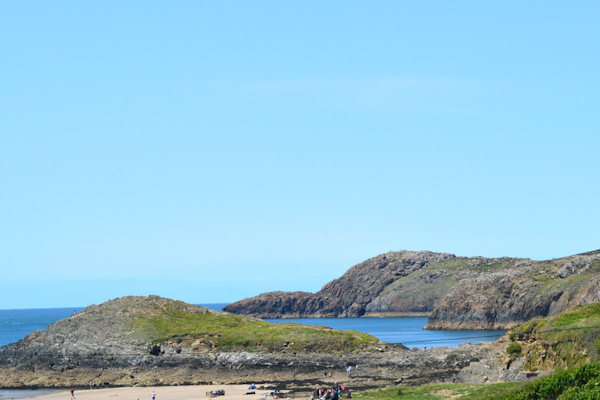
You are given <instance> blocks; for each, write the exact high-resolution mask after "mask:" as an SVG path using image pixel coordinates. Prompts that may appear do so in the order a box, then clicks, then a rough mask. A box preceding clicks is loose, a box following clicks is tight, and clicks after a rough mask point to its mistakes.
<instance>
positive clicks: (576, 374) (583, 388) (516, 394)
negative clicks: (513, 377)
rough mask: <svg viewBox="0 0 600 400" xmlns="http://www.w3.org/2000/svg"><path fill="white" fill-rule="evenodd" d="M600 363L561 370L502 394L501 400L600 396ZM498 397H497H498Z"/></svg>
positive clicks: (585, 399) (580, 399) (583, 399)
mask: <svg viewBox="0 0 600 400" xmlns="http://www.w3.org/2000/svg"><path fill="white" fill-rule="evenodd" d="M599 385H600V364H585V365H582V366H581V367H579V368H576V369H574V370H570V371H559V372H555V373H554V374H552V375H549V376H545V377H543V378H540V379H538V380H535V381H533V382H531V383H528V384H526V385H525V386H523V387H521V388H519V389H516V390H513V391H510V392H507V393H505V394H504V395H502V396H500V397H499V399H501V400H538V399H539V400H543V399H548V400H550V399H552V400H553V399H557V400H591V399H598V398H600V386H599ZM496 398H497V397H496Z"/></svg>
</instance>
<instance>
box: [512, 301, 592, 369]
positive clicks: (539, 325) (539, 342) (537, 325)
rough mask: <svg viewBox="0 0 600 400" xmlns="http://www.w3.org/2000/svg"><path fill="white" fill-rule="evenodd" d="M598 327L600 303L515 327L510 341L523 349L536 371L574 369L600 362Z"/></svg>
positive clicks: (575, 308) (539, 318)
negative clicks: (518, 344)
mask: <svg viewBox="0 0 600 400" xmlns="http://www.w3.org/2000/svg"><path fill="white" fill-rule="evenodd" d="M598 326H600V303H593V304H588V305H584V306H576V307H573V308H570V309H568V310H566V311H564V312H562V313H560V314H558V315H555V316H552V317H547V318H541V317H537V318H534V319H532V320H531V321H529V322H527V323H525V324H523V325H520V326H518V327H515V328H514V329H513V330H512V331H511V334H510V338H511V340H512V341H514V342H515V343H520V344H521V345H522V347H523V349H524V350H525V351H524V352H523V354H524V356H525V357H527V360H528V362H527V363H528V364H531V365H532V369H533V370H537V369H540V370H545V369H562V368H573V367H577V366H579V365H582V364H585V363H590V362H597V361H600V357H599V356H598V354H599V350H600V329H599V328H595V327H598ZM512 345H513V344H511V346H512Z"/></svg>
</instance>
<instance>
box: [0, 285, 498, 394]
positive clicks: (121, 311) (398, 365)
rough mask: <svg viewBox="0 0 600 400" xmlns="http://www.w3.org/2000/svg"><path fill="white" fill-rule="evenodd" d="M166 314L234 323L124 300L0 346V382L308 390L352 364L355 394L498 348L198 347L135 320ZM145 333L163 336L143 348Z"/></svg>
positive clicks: (437, 376) (185, 308)
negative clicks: (282, 385) (284, 385)
mask: <svg viewBox="0 0 600 400" xmlns="http://www.w3.org/2000/svg"><path fill="white" fill-rule="evenodd" d="M165 312H166V313H167V314H169V315H171V313H176V316H177V318H182V316H185V315H188V314H193V315H196V314H198V315H205V314H212V315H214V316H226V317H227V316H228V317H233V316H231V314H227V313H218V312H216V311H212V310H208V309H205V308H203V307H199V306H192V305H189V304H185V303H182V302H174V301H172V300H169V299H163V298H160V297H157V296H150V297H124V298H120V299H115V300H111V301H109V302H106V303H104V304H101V305H98V306H96V305H93V306H90V307H87V308H86V309H85V310H83V311H82V312H81V313H79V314H78V315H77V317H75V318H69V319H64V320H61V321H58V322H57V323H55V324H52V325H49V326H48V328H47V329H45V330H38V331H35V332H33V333H32V334H30V335H28V336H27V337H25V338H24V339H23V340H20V341H19V342H17V343H13V344H10V345H7V346H4V347H2V348H0V386H2V387H5V388H11V387H13V388H14V387H70V386H79V387H85V386H87V385H88V383H89V382H90V381H94V382H98V383H99V382H102V383H99V384H98V386H102V387H106V386H154V385H180V384H186V385H187V384H206V383H208V382H212V383H213V384H221V383H222V384H224V383H246V382H248V381H253V382H256V383H259V384H261V383H263V384H264V383H267V382H292V381H293V382H295V384H296V385H300V384H302V382H307V383H306V385H309V386H311V385H315V384H317V383H318V382H322V379H323V372H331V373H332V374H333V376H332V378H331V379H332V380H338V381H342V380H344V379H346V378H347V376H346V372H345V371H346V368H347V366H348V365H358V364H360V370H357V371H355V372H354V373H353V375H352V387H353V388H360V387H365V386H374V385H375V386H386V385H393V384H394V382H396V381H397V380H398V378H399V377H400V376H402V377H403V378H402V382H403V383H407V384H420V383H427V382H434V381H441V380H444V379H451V378H452V377H454V376H456V375H457V374H458V373H459V372H460V370H461V369H463V368H465V367H468V366H469V365H470V364H471V363H473V362H479V361H480V360H482V359H492V358H493V357H494V354H496V352H497V350H496V349H495V348H494V347H493V346H492V345H485V346H480V345H470V344H466V345H464V346H460V347H458V348H455V349H448V348H436V349H430V350H428V351H427V352H423V351H419V350H416V351H410V350H408V349H407V348H406V347H404V346H402V345H393V344H387V343H383V342H380V343H378V344H377V346H371V347H366V348H360V347H357V348H356V349H355V350H353V351H348V352H339V351H338V352H333V353H332V352H328V353H325V352H319V351H316V352H305V351H297V350H294V351H288V350H286V348H285V347H284V348H279V349H276V350H256V349H255V350H253V351H223V350H219V348H216V347H214V346H212V347H211V346H198V345H197V344H198V343H197V341H198V340H200V339H199V338H191V339H189V340H188V339H185V337H186V335H187V333H186V332H178V335H179V336H177V337H176V338H164V337H160V335H159V336H148V335H149V334H151V335H155V334H157V333H156V332H154V331H153V330H152V329H150V330H144V329H145V328H144V329H142V328H140V327H139V321H140V318H141V317H147V316H149V315H150V316H156V315H158V316H162V315H163V313H165ZM211 318H213V317H211ZM236 318H237V320H239V317H236ZM249 321H255V320H254V319H249ZM261 323H262V322H261ZM216 334H218V333H216ZM333 336H337V335H333ZM152 337H158V338H160V340H158V341H156V340H152V341H150V342H149V340H150V339H151V338H152ZM149 338H150V339H149ZM180 339H181V340H180ZM283 339H284V338H282V340H283ZM285 342H286V343H287V344H288V346H291V345H292V342H291V341H289V340H286V341H285ZM194 344H196V345H194ZM328 379H329V378H328Z"/></svg>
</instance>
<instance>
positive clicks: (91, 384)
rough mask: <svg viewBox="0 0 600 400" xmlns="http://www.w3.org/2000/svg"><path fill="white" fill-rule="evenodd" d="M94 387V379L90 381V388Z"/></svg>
mask: <svg viewBox="0 0 600 400" xmlns="http://www.w3.org/2000/svg"><path fill="white" fill-rule="evenodd" d="M93 387H94V381H90V390H92V388H93Z"/></svg>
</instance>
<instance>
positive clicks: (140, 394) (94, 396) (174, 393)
mask: <svg viewBox="0 0 600 400" xmlns="http://www.w3.org/2000/svg"><path fill="white" fill-rule="evenodd" d="M213 389H223V390H225V395H224V396H218V397H216V399H218V400H259V399H264V398H265V392H267V391H269V392H270V391H271V389H262V390H259V389H256V390H253V389H248V385H198V386H158V387H121V388H108V389H93V390H89V389H75V399H76V400H131V399H132V398H133V399H134V400H138V399H139V400H152V396H151V394H152V391H153V390H154V391H155V392H156V400H205V399H210V398H211V397H208V396H206V392H208V391H212V390H213ZM252 391H254V392H256V394H246V392H252ZM37 398H38V399H40V400H70V399H71V392H70V390H69V389H65V390H64V392H60V393H53V394H47V395H43V396H39V397H37ZM269 399H271V397H270V396H269Z"/></svg>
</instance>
